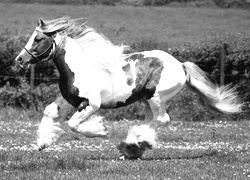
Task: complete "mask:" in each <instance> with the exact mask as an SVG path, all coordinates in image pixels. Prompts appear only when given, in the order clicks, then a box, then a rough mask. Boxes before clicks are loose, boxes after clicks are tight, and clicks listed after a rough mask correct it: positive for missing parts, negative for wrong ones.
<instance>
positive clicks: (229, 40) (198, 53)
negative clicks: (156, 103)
mask: <svg viewBox="0 0 250 180" xmlns="http://www.w3.org/2000/svg"><path fill="white" fill-rule="evenodd" d="M26 39H27V37H23V36H12V35H11V36H10V35H9V37H8V33H5V34H3V33H2V34H0V42H1V46H0V64H1V66H0V67H1V71H0V87H1V88H0V106H2V107H5V106H14V107H19V108H26V109H32V108H33V109H36V110H39V111H42V110H43V109H44V107H45V106H46V105H47V104H49V103H50V102H52V101H53V100H54V99H55V98H56V96H57V95H58V94H59V89H58V86H57V83H56V82H57V79H58V73H57V70H56V68H55V67H54V65H53V63H40V64H38V65H37V67H38V68H37V71H36V76H35V77H36V78H37V80H36V88H35V89H33V90H31V88H30V86H29V78H28V77H29V73H30V72H29V71H25V72H21V71H20V72H18V73H14V72H11V69H9V68H7V67H9V65H10V64H11V63H12V61H13V59H14V57H15V56H16V55H17V54H18V52H19V51H20V49H21V47H23V45H24V42H25V40H26ZM223 44H226V47H227V48H226V54H225V83H226V84H232V85H236V86H237V90H238V91H239V95H240V97H241V98H242V100H243V101H244V102H245V103H246V105H249V104H250V79H249V76H250V50H249V47H250V36H249V35H245V34H228V35H226V36H221V37H217V38H214V39H211V40H204V41H202V42H200V43H197V44H185V45H182V46H179V47H170V46H169V45H168V43H166V42H158V41H156V40H155V39H150V38H149V39H142V40H140V41H138V42H134V43H131V47H132V48H133V49H134V50H135V51H143V50H152V49H162V50H164V51H167V52H169V53H170V54H172V55H173V56H174V57H176V58H177V59H178V60H180V61H182V62H184V61H193V62H194V63H196V64H197V65H198V66H199V67H201V68H202V69H203V70H204V71H206V72H208V75H209V76H210V77H211V79H213V80H214V82H216V83H219V79H220V78H219V72H220V66H219V64H220V56H221V55H220V53H221V47H222V45H223ZM10 74H11V76H10ZM167 107H168V110H169V111H170V115H171V116H172V118H174V119H180V120H202V119H214V118H224V116H221V115H219V114H217V113H214V112H212V111H208V110H207V108H204V107H203V106H200V99H199V97H197V96H196V95H195V94H194V93H192V92H190V91H186V90H183V91H182V92H181V93H180V94H179V95H177V96H176V97H175V98H173V99H172V100H171V101H170V102H169V104H168V106H167ZM246 107H247V106H246ZM144 108H145V104H144V103H143V102H137V103H135V104H133V105H130V106H128V107H125V108H120V109H117V110H105V111H102V113H103V114H105V115H106V117H108V119H111V120H120V119H123V118H126V119H143V118H144V112H143V110H144ZM247 108H248V107H247ZM248 115H249V114H244V116H248ZM237 117H238V116H237Z"/></svg>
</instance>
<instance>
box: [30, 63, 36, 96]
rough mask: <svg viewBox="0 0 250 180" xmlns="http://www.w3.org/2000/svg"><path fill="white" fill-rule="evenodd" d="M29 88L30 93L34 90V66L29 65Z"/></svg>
mask: <svg viewBox="0 0 250 180" xmlns="http://www.w3.org/2000/svg"><path fill="white" fill-rule="evenodd" d="M30 88H31V90H32V91H33V90H34V89H35V64H31V71H30Z"/></svg>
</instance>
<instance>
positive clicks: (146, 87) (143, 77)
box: [115, 54, 163, 108]
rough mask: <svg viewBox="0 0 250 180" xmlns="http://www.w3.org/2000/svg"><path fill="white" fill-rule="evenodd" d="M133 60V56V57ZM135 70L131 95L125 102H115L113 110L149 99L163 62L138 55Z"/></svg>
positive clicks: (153, 91)
mask: <svg viewBox="0 0 250 180" xmlns="http://www.w3.org/2000/svg"><path fill="white" fill-rule="evenodd" d="M133 57H134V58H135V56H134V55H133ZM137 57H140V59H137V62H136V64H135V69H136V79H135V85H136V87H135V88H134V89H133V90H132V95H131V96H130V97H129V98H128V99H127V100H126V101H125V102H117V103H116V106H115V108H119V107H122V106H126V105H129V104H131V103H134V102H135V101H138V100H140V99H150V98H152V97H153V95H154V93H155V90H156V86H157V85H158V83H159V81H160V77H161V72H162V70H163V62H162V61H161V60H160V59H158V58H156V57H147V58H144V56H143V55H142V54H138V55H137Z"/></svg>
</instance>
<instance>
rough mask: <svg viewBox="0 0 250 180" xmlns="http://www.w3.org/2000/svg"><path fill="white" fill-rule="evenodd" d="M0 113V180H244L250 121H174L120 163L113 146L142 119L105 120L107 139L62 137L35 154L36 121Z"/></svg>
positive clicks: (249, 172) (248, 174)
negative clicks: (147, 147)
mask: <svg viewBox="0 0 250 180" xmlns="http://www.w3.org/2000/svg"><path fill="white" fill-rule="evenodd" d="M32 114H33V112H31V113H27V112H25V111H16V110H13V109H2V110H1V121H0V129H1V131H0V137H1V138H0V179H8V180H9V179H22V180H23V179H121V180H123V179H129V180H130V179H140V180H141V179H188V180H190V179H230V180H232V179H239V180H243V179H247V178H250V133H249V132H250V122H249V121H239V122H225V121H208V122H192V123H191V122H183V123H181V122H175V123H174V125H173V127H171V128H163V129H160V130H159V144H158V146H157V148H156V149H155V150H152V151H147V152H146V153H145V154H144V155H143V157H142V158H141V160H135V161H130V160H125V161H123V160H119V159H118V157H119V155H120V154H119V152H118V150H117V149H116V145H117V144H118V143H119V142H120V140H122V139H123V138H124V137H125V136H126V133H127V129H128V128H129V127H131V126H132V125H134V124H140V123H142V122H140V121H134V122H131V121H121V122H106V123H107V125H108V128H109V130H110V138H109V140H103V139H98V138H96V139H87V138H84V137H79V136H77V135H76V134H72V133H71V134H70V135H65V136H63V137H62V138H61V139H60V140H59V142H57V143H56V144H55V145H53V146H51V147H49V148H48V149H46V150H45V151H42V152H39V151H37V147H36V145H35V133H36V129H37V125H38V123H39V119H40V117H38V116H34V117H32Z"/></svg>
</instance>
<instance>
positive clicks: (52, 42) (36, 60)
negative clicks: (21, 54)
mask: <svg viewBox="0 0 250 180" xmlns="http://www.w3.org/2000/svg"><path fill="white" fill-rule="evenodd" d="M54 45H55V46H56V42H55V40H54V39H53V40H51V44H50V46H49V47H48V48H47V49H46V50H45V51H44V52H42V53H41V54H39V55H35V54H33V53H32V52H30V50H29V49H27V48H25V47H24V49H25V51H26V52H27V53H28V54H29V55H30V56H31V57H32V58H33V59H34V61H32V62H31V64H33V63H37V62H39V61H40V60H41V59H42V58H41V57H42V56H43V55H44V54H46V53H47V52H48V51H49V50H51V49H53V46H54ZM40 58H41V59H40Z"/></svg>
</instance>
